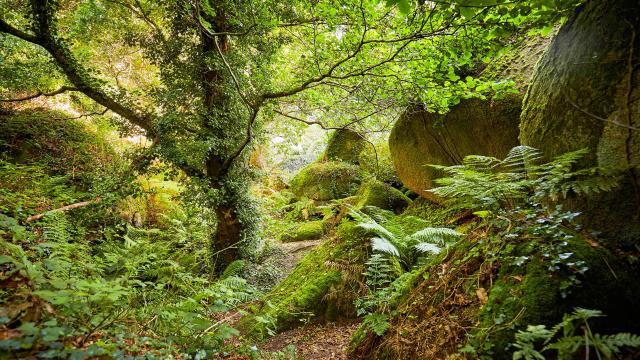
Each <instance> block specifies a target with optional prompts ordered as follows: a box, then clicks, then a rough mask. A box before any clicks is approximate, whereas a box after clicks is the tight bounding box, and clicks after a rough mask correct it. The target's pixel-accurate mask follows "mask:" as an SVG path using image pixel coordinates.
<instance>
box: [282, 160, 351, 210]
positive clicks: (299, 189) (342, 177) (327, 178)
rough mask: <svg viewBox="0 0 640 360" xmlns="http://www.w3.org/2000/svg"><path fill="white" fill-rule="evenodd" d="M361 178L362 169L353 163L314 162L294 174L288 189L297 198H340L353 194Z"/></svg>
mask: <svg viewBox="0 0 640 360" xmlns="http://www.w3.org/2000/svg"><path fill="white" fill-rule="evenodd" d="M362 178H363V173H362V171H361V170H360V169H359V168H358V167H357V166H355V165H352V164H348V163H345V162H338V161H329V162H316V163H313V164H310V165H308V166H307V167H305V168H304V169H302V170H301V171H300V172H299V173H298V174H296V176H295V177H294V178H293V179H292V180H291V183H290V189H291V191H292V192H293V193H294V194H295V195H296V196H297V197H298V198H302V197H307V198H309V199H313V200H321V201H326V200H333V199H340V198H345V197H348V196H350V195H353V194H354V193H355V192H356V190H357V189H358V186H359V185H360V183H361V182H362Z"/></svg>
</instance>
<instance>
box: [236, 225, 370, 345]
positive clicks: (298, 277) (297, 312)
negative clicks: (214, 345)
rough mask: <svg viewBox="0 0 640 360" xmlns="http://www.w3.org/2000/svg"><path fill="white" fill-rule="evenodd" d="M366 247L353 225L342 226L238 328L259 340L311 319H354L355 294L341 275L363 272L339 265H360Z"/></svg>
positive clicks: (306, 257) (363, 258)
mask: <svg viewBox="0 0 640 360" xmlns="http://www.w3.org/2000/svg"><path fill="white" fill-rule="evenodd" d="M368 245H369V242H368V237H367V236H366V235H365V233H364V232H363V231H362V230H361V229H359V228H356V227H355V224H354V223H352V222H345V223H343V224H341V225H340V226H339V227H338V228H337V230H336V234H335V236H334V237H332V238H330V239H328V240H326V241H325V242H324V243H322V244H321V245H320V246H318V247H317V248H315V249H314V250H313V251H311V252H310V253H309V254H307V255H306V256H305V257H304V259H303V260H302V261H301V262H300V263H298V264H297V265H296V267H295V269H294V270H293V272H292V273H291V274H290V275H289V276H288V277H287V278H286V279H285V280H284V281H283V282H281V283H280V284H279V285H278V286H276V287H275V288H274V289H272V290H271V291H270V292H269V293H268V294H266V296H265V297H264V299H263V302H262V304H261V305H260V306H259V307H258V308H257V309H255V311H254V313H253V314H251V315H247V316H245V317H244V318H243V319H242V320H241V321H240V324H239V327H240V329H242V330H243V331H245V333H247V334H248V335H250V336H253V337H256V338H262V337H265V336H266V335H267V334H268V332H269V330H271V331H283V330H286V329H288V328H291V327H293V326H295V325H298V324H301V323H302V322H305V321H307V320H308V319H309V318H312V317H315V318H325V319H329V320H331V319H335V318H337V317H343V318H344V317H350V316H354V315H355V310H354V308H353V299H354V295H353V294H349V293H348V291H349V290H347V289H348V288H349V287H348V286H345V285H346V281H347V279H349V275H347V274H345V273H344V272H345V271H352V270H353V269H355V271H356V272H357V273H358V274H352V275H351V276H352V277H353V275H359V274H360V273H361V272H363V269H361V268H358V267H357V266H356V267H353V266H350V265H349V266H344V267H343V266H342V265H341V264H343V265H344V264H363V263H364V261H365V258H366V249H367V247H368ZM352 267H353V269H351V268H352ZM350 269H351V270H350ZM331 294H334V295H335V296H330V295H331Z"/></svg>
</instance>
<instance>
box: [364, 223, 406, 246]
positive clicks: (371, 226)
mask: <svg viewBox="0 0 640 360" xmlns="http://www.w3.org/2000/svg"><path fill="white" fill-rule="evenodd" d="M356 226H357V227H359V228H361V229H364V230H366V231H368V232H372V233H374V234H376V235H379V236H381V237H384V238H385V239H387V240H388V241H391V242H395V241H397V239H396V237H395V235H393V233H391V231H389V230H387V229H386V228H384V227H383V226H382V225H380V224H378V223H376V222H367V223H359V224H358V225H356Z"/></svg>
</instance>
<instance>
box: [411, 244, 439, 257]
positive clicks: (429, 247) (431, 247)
mask: <svg viewBox="0 0 640 360" xmlns="http://www.w3.org/2000/svg"><path fill="white" fill-rule="evenodd" d="M414 247H415V249H416V250H418V251H420V252H422V253H425V252H429V253H432V254H436V255H437V254H439V253H440V252H441V251H442V248H440V247H439V246H438V245H435V244H432V243H428V242H421V243H418V244H416V245H415V246H414Z"/></svg>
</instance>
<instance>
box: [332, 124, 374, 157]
mask: <svg viewBox="0 0 640 360" xmlns="http://www.w3.org/2000/svg"><path fill="white" fill-rule="evenodd" d="M366 145H367V143H366V141H365V140H364V138H363V137H362V136H361V135H360V134H358V133H357V132H355V131H353V130H349V129H342V130H336V131H335V132H334V133H333V134H332V135H331V137H330V138H329V143H328V144H327V150H326V151H325V153H324V160H330V161H344V162H347V163H350V164H356V165H358V164H359V161H360V153H361V152H362V150H364V148H365V146H366Z"/></svg>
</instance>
